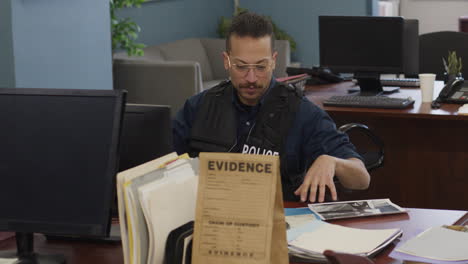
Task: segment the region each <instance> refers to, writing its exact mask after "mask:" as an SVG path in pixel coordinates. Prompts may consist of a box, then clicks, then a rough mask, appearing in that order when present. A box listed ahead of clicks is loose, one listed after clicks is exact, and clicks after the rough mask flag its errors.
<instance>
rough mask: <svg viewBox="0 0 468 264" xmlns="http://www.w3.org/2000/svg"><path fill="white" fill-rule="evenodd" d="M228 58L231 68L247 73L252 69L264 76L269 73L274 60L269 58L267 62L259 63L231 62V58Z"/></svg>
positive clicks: (256, 73)
mask: <svg viewBox="0 0 468 264" xmlns="http://www.w3.org/2000/svg"><path fill="white" fill-rule="evenodd" d="M227 58H228V63H229V68H231V69H234V70H235V71H236V72H238V73H240V74H247V73H248V72H249V70H250V69H252V70H253V71H254V73H255V75H257V76H264V75H266V74H267V73H268V71H269V70H270V68H271V66H272V65H273V62H272V61H270V60H268V61H266V62H262V63H257V64H248V63H231V59H230V58H229V56H228V57H227Z"/></svg>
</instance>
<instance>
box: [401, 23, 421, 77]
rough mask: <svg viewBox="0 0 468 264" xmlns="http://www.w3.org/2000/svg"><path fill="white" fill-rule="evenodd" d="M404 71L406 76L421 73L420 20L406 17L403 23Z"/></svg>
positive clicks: (415, 75) (414, 75)
mask: <svg viewBox="0 0 468 264" xmlns="http://www.w3.org/2000/svg"><path fill="white" fill-rule="evenodd" d="M403 72H404V74H405V76H406V77H417V76H418V73H419V21H418V20H417V19H405V20H404V23H403Z"/></svg>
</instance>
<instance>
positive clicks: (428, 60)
mask: <svg viewBox="0 0 468 264" xmlns="http://www.w3.org/2000/svg"><path fill="white" fill-rule="evenodd" d="M467 47H468V33H465V32H456V31H439V32H432V33H427V34H422V35H420V36H419V72H421V73H435V74H436V79H437V80H443V79H444V72H445V69H444V64H443V62H442V58H447V56H448V51H456V52H457V56H458V57H461V58H462V61H463V65H468V64H467V63H468V48H467ZM462 75H463V76H465V77H466V76H468V67H466V66H465V67H463V68H462Z"/></svg>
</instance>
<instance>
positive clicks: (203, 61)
mask: <svg viewBox="0 0 468 264" xmlns="http://www.w3.org/2000/svg"><path fill="white" fill-rule="evenodd" d="M159 49H160V50H161V53H162V55H163V56H164V58H165V59H166V60H182V61H196V62H198V63H200V66H201V72H202V79H203V81H208V80H212V79H213V74H212V71H211V66H210V63H209V61H208V57H207V55H206V52H205V49H204V47H203V45H202V44H201V42H200V40H199V39H183V40H178V41H175V42H171V43H167V44H162V45H159Z"/></svg>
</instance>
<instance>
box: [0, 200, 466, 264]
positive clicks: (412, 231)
mask: <svg viewBox="0 0 468 264" xmlns="http://www.w3.org/2000/svg"><path fill="white" fill-rule="evenodd" d="M286 206H291V205H290V204H288V203H286ZM408 210H409V212H408V214H398V215H385V216H374V217H366V218H354V219H347V220H346V219H342V220H336V221H333V223H335V224H340V225H343V226H349V227H357V228H368V229H373V228H375V229H379V228H395V227H398V228H401V229H402V230H403V237H402V238H401V239H402V241H405V240H407V239H409V238H411V237H413V236H415V235H416V234H418V233H419V232H421V231H423V230H424V229H427V228H429V227H431V226H440V225H444V224H453V223H454V222H455V221H457V220H458V219H460V218H461V217H463V215H465V213H466V212H465V211H455V210H432V209H408ZM34 238H35V241H34V242H35V250H36V252H39V253H50V254H51V253H60V254H64V255H65V256H66V258H67V263H68V264H75V263H76V264H79V263H100V264H119V263H123V255H122V247H121V245H120V244H103V243H88V242H56V241H55V242H48V241H47V240H46V239H45V237H44V236H42V235H35V237H34ZM14 248H15V240H14V238H10V239H7V240H5V241H0V250H7V249H10V250H11V249H14ZM392 248H393V246H391V247H389V248H387V249H385V250H384V251H383V252H382V253H380V254H378V255H377V256H376V258H375V259H374V261H375V263H376V264H383V263H392V262H394V259H392V258H390V257H388V256H387V255H388V254H389V253H390V252H391V250H392Z"/></svg>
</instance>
